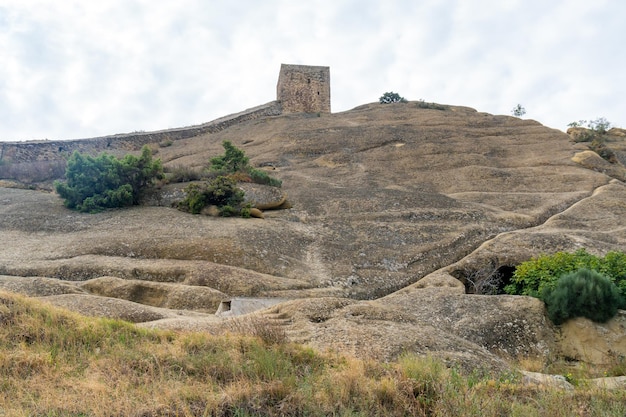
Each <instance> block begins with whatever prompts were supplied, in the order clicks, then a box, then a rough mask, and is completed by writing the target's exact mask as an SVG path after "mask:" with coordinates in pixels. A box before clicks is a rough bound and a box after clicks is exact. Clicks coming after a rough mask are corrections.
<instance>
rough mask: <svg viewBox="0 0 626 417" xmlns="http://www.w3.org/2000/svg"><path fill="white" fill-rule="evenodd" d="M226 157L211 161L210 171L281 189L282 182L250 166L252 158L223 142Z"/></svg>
mask: <svg viewBox="0 0 626 417" xmlns="http://www.w3.org/2000/svg"><path fill="white" fill-rule="evenodd" d="M222 146H223V147H224V155H220V156H216V157H213V158H211V159H210V160H209V170H210V171H211V172H218V173H219V174H220V175H228V176H230V177H231V178H233V179H237V180H244V179H245V180H246V181H247V180H248V179H249V180H250V181H252V182H254V183H257V184H265V185H270V186H272V187H281V186H282V183H283V182H282V181H281V180H279V179H276V178H272V177H270V176H269V175H268V174H267V173H266V172H265V171H262V170H260V169H256V168H253V167H251V166H250V164H249V162H250V158H248V157H247V156H246V155H245V153H244V152H243V151H242V150H241V149H239V148H237V147H236V146H235V145H233V144H232V143H231V142H230V141H228V140H225V141H224V142H222Z"/></svg>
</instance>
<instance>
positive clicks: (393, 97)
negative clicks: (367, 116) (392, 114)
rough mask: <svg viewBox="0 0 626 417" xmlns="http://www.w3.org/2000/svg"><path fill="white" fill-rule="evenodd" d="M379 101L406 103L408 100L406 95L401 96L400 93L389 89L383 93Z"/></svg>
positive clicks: (384, 102) (382, 102) (383, 102)
mask: <svg viewBox="0 0 626 417" xmlns="http://www.w3.org/2000/svg"><path fill="white" fill-rule="evenodd" d="M378 101H379V102H380V104H390V103H406V102H407V100H406V99H405V98H404V97H401V96H400V94H398V93H394V92H393V91H389V92H387V93H385V94H383V95H382V96H381V97H380V98H379V99H378Z"/></svg>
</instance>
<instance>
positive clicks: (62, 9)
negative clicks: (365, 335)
mask: <svg viewBox="0 0 626 417" xmlns="http://www.w3.org/2000/svg"><path fill="white" fill-rule="evenodd" d="M625 16H626V2H624V1H623V0H593V1H591V0H519V1H518V0H472V1H470V0H380V1H374V0H308V1H295V0H263V1H260V0H228V1H227V0H159V1H157V0H99V1H87V0H62V1H59V0H0V141H22V140H41V139H49V140H58V139H78V138H89V137H96V136H105V135H111V134H117V133H128V132H135V131H152V130H161V129H168V128H175V127H183V126H190V125H196V124H201V123H205V122H208V121H211V120H214V119H216V118H219V117H222V116H226V115H228V114H231V113H236V112H239V111H242V110H245V109H248V108H250V107H254V106H257V105H261V104H264V103H267V102H270V101H272V100H275V98H276V83H277V81H278V73H279V70H280V65H281V63H286V64H300V65H321V66H329V67H330V78H331V107H332V111H333V113H335V112H342V111H346V110H350V109H352V108H354V107H357V106H359V105H362V104H365V103H372V102H377V101H378V99H379V97H380V96H381V95H382V94H383V93H385V92H390V91H392V92H396V93H398V94H400V95H401V96H403V97H405V98H406V99H408V100H425V101H428V102H435V103H440V104H449V105H460V106H468V107H473V108H475V109H477V110H478V111H482V112H487V113H492V114H505V115H511V113H512V109H513V108H514V107H515V106H516V105H517V104H521V105H522V106H523V107H524V108H525V110H526V114H525V115H524V116H523V118H526V119H534V120H537V121H538V122H540V123H542V124H544V125H546V126H548V127H552V128H555V129H559V130H563V131H565V130H567V125H568V124H569V123H571V122H573V121H578V120H581V119H584V120H594V119H597V118H599V117H604V118H606V119H607V120H608V121H609V122H611V125H612V126H617V127H626V70H625V68H626V54H625V53H624V51H623V47H624V44H625V42H626V27H625V26H624V17H625Z"/></svg>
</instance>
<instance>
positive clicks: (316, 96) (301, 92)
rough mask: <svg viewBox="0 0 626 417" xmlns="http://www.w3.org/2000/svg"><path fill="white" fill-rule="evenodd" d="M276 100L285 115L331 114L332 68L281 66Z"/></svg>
mask: <svg viewBox="0 0 626 417" xmlns="http://www.w3.org/2000/svg"><path fill="white" fill-rule="evenodd" d="M276 100H278V101H280V102H281V104H282V107H283V113H330V68H329V67H314V66H309V65H288V64H281V66H280V75H279V76H278V85H277V87H276Z"/></svg>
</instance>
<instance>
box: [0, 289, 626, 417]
mask: <svg viewBox="0 0 626 417" xmlns="http://www.w3.org/2000/svg"><path fill="white" fill-rule="evenodd" d="M263 325H264V326H265V325H266V324H263ZM519 381H520V379H519V375H517V374H515V373H511V374H507V375H492V374H487V373H485V374H481V375H478V374H470V375H467V374H463V373H462V372H460V371H457V370H455V369H449V368H447V367H445V366H444V365H443V363H441V362H439V361H437V360H435V359H432V358H419V357H416V356H413V355H407V356H403V357H402V358H401V359H400V360H399V361H397V362H394V363H390V364H381V363H376V362H371V361H362V360H357V359H354V358H346V357H341V356H337V355H330V354H320V353H317V352H315V351H313V350H312V349H309V348H304V347H301V346H297V345H293V344H286V343H277V341H275V340H274V341H272V343H266V342H264V341H263V340H262V339H260V338H258V337H249V336H236V335H225V336H219V337H217V336H211V335H208V334H203V333H194V332H166V331H149V330H143V329H139V328H137V327H136V326H134V325H132V324H130V323H126V322H122V321H115V320H104V319H93V318H86V317H83V316H80V315H77V314H74V313H70V312H67V311H65V310H61V309H58V308H55V307H52V306H50V305H46V304H43V303H41V302H38V301H34V300H31V299H27V298H24V297H21V296H16V295H13V294H10V293H6V292H0V414H1V415H4V416H94V417H96V416H146V417H148V416H252V415H255V416H258V415H261V416H264V415H265V416H292V415H293V416H325V415H336V416H451V415H458V416H472V415H475V416H533V415H536V416H540V415H542V416H543V415H551V416H571V415H579V416H594V415H603V416H616V417H617V416H620V417H623V415H624V414H625V412H626V394H625V393H623V392H610V391H600V390H591V389H588V388H579V389H576V390H575V391H573V392H567V393H566V392H561V391H554V390H549V389H547V390H537V389H531V388H529V387H525V386H523V385H521V384H520V383H519Z"/></svg>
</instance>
